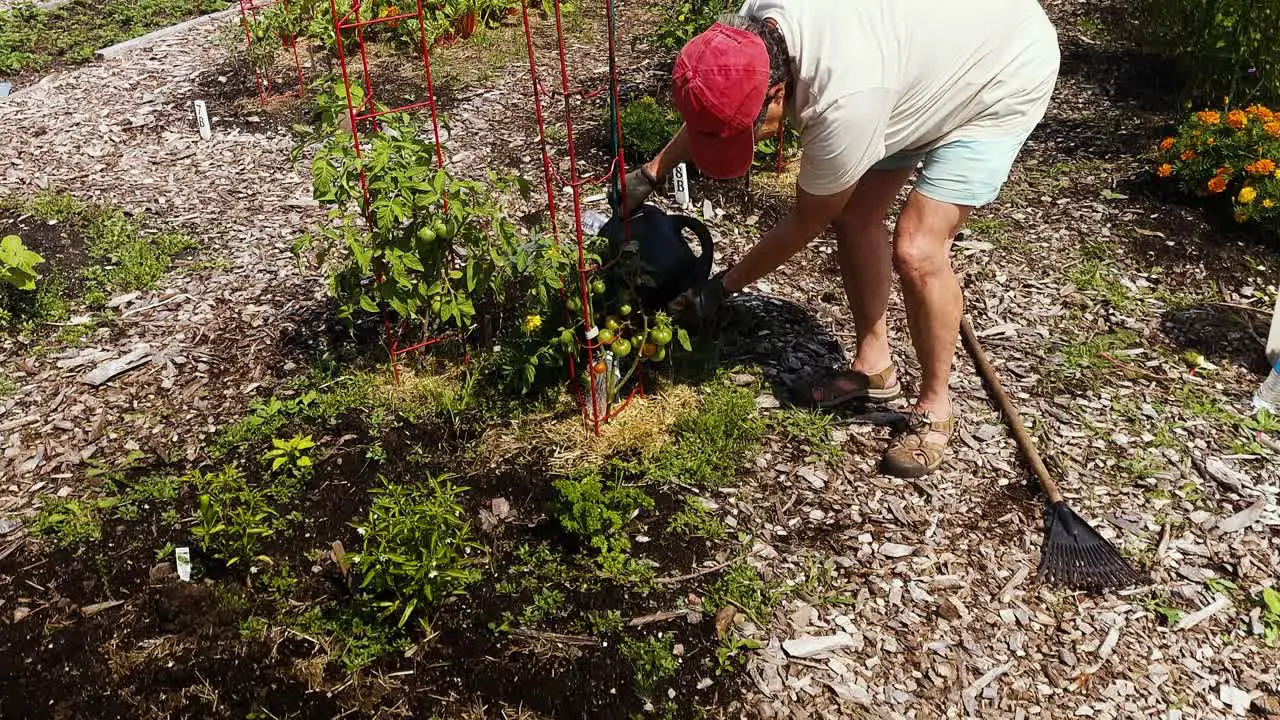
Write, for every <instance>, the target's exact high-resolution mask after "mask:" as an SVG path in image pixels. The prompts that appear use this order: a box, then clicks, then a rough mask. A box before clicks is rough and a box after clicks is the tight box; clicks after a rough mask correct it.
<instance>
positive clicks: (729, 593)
mask: <svg viewBox="0 0 1280 720" xmlns="http://www.w3.org/2000/svg"><path fill="white" fill-rule="evenodd" d="M782 597H783V590H782V588H780V587H778V586H776V585H774V584H772V583H768V582H765V580H764V578H762V577H760V573H759V572H758V571H757V570H756V569H755V568H753V567H751V566H750V565H748V564H747V563H745V562H739V563H737V564H735V565H733V566H732V567H730V568H729V569H728V570H726V571H725V573H724V574H723V575H721V576H720V578H719V579H718V580H717V581H716V582H715V583H714V584H713V585H712V586H711V587H709V588H707V591H706V592H705V593H704V594H703V596H702V606H703V608H705V610H706V611H707V612H709V613H714V612H716V611H717V610H719V609H720V608H722V607H728V606H730V605H732V606H733V607H736V608H738V610H740V611H741V612H742V613H743V614H745V615H746V616H747V617H749V618H751V620H752V621H753V622H755V623H756V624H757V625H760V626H768V624H769V623H768V619H769V614H770V613H772V612H773V608H774V607H775V606H776V605H777V604H778V603H779V602H781V601H782Z"/></svg>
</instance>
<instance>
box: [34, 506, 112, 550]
mask: <svg viewBox="0 0 1280 720" xmlns="http://www.w3.org/2000/svg"><path fill="white" fill-rule="evenodd" d="M116 502H117V499H116V498H114V497H105V498H97V499H76V498H49V499H47V500H45V502H44V504H43V505H42V506H41V507H40V514H39V515H37V516H36V521H35V524H34V525H33V526H32V530H33V531H34V532H35V533H36V534H37V535H43V536H47V537H51V538H53V541H54V543H55V544H57V546H58V547H63V548H68V547H73V546H77V545H85V544H88V543H91V542H97V541H98V540H101V539H102V512H103V511H104V510H107V509H109V508H111V507H113V506H114V505H115V504H116Z"/></svg>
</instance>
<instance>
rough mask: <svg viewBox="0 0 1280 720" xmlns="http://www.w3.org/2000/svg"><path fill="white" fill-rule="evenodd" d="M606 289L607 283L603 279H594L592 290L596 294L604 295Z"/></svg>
mask: <svg viewBox="0 0 1280 720" xmlns="http://www.w3.org/2000/svg"><path fill="white" fill-rule="evenodd" d="M604 291H605V285H604V281H603V280H595V281H592V283H591V292H593V293H595V294H596V295H603V294H604Z"/></svg>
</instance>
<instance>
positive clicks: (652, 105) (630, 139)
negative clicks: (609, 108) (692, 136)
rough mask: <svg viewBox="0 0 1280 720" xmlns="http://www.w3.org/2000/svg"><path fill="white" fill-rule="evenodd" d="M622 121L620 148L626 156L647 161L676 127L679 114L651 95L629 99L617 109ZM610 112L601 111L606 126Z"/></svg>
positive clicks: (672, 133)
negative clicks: (603, 113) (621, 143)
mask: <svg viewBox="0 0 1280 720" xmlns="http://www.w3.org/2000/svg"><path fill="white" fill-rule="evenodd" d="M618 116H619V120H620V121H621V122H622V142H623V146H622V149H623V151H624V152H625V153H626V155H627V157H628V158H634V159H635V160H636V161H637V162H647V161H648V160H649V159H651V158H652V157H653V156H654V155H657V154H658V151H659V150H661V149H662V148H663V147H665V146H666V144H667V142H668V141H670V140H671V138H672V137H673V136H674V135H675V134H676V132H678V131H679V130H680V126H681V124H682V122H681V120H680V114H679V113H678V112H676V111H675V109H674V108H672V107H671V105H670V104H668V103H659V102H658V100H656V99H655V98H654V97H653V96H652V95H645V96H644V97H642V98H640V99H638V100H633V101H632V102H629V103H627V104H626V105H623V106H622V109H621V110H619V111H618ZM612 122H613V116H612V114H610V113H607V112H606V113H605V119H604V125H605V127H609V125H610V124H612Z"/></svg>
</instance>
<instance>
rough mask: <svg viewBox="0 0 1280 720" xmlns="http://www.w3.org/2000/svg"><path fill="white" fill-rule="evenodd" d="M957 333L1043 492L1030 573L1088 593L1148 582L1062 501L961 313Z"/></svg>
mask: <svg viewBox="0 0 1280 720" xmlns="http://www.w3.org/2000/svg"><path fill="white" fill-rule="evenodd" d="M960 332H961V335H962V336H963V337H964V342H965V345H966V347H968V349H969V354H970V355H971V356H972V357H973V362H974V364H975V365H977V366H978V372H979V373H980V374H981V375H982V379H983V380H985V381H986V383H987V387H988V388H989V389H990V390H991V394H992V395H994V396H995V398H996V401H997V403H998V404H999V406H1000V411H1001V412H1002V413H1003V414H1004V418H1005V421H1006V422H1008V424H1009V428H1010V429H1011V430H1012V431H1013V436H1014V439H1015V440H1016V441H1017V443H1018V448H1019V449H1020V450H1021V451H1022V454H1023V457H1024V459H1025V460H1026V461H1027V464H1029V465H1030V466H1031V469H1032V470H1033V471H1034V472H1035V475H1036V479H1037V480H1039V481H1040V487H1041V489H1043V490H1044V493H1045V496H1046V501H1045V508H1044V542H1042V543H1041V544H1040V564H1039V566H1038V567H1037V568H1036V575H1037V576H1039V577H1040V579H1041V581H1043V582H1050V583H1052V582H1057V583H1060V584H1062V585H1065V586H1067V587H1070V588H1073V589H1076V590H1084V591H1089V592H1101V591H1103V590H1106V589H1109V588H1117V589H1118V588H1126V587H1130V586H1133V585H1139V584H1143V583H1146V582H1150V578H1149V577H1148V576H1147V575H1146V574H1144V573H1141V572H1138V571H1137V570H1134V569H1133V568H1132V567H1131V566H1130V565H1129V563H1128V562H1126V561H1125V559H1124V558H1123V557H1121V555H1120V553H1118V552H1116V549H1115V547H1113V546H1112V545H1111V543H1109V542H1107V539H1106V538H1104V537H1102V536H1101V535H1099V534H1098V531H1096V530H1094V529H1093V528H1092V527H1090V526H1089V523H1087V522H1085V521H1084V520H1082V519H1081V518H1080V516H1079V515H1076V514H1075V513H1074V512H1073V511H1072V510H1071V508H1070V507H1067V501H1066V500H1064V499H1063V497H1062V493H1061V492H1059V491H1058V484H1057V483H1055V482H1054V481H1053V478H1052V477H1050V476H1049V471H1048V470H1047V469H1046V468H1045V466H1044V463H1043V462H1041V461H1040V454H1039V453H1038V452H1036V448H1035V445H1034V444H1032V442H1031V437H1030V436H1029V435H1028V434H1027V430H1026V428H1025V427H1023V425H1022V418H1021V416H1019V415H1018V410H1017V409H1016V408H1015V407H1014V406H1013V403H1012V402H1011V401H1010V400H1009V396H1008V395H1006V394H1005V391H1004V387H1003V386H1001V384H1000V379H999V378H997V377H996V372H995V370H994V369H993V368H992V367H991V363H990V362H988V361H987V354H986V353H985V352H983V349H982V344H981V343H979V342H978V336H977V335H975V334H974V332H973V327H971V326H970V325H969V321H968V320H967V319H965V318H963V317H962V318H961V319H960Z"/></svg>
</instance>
